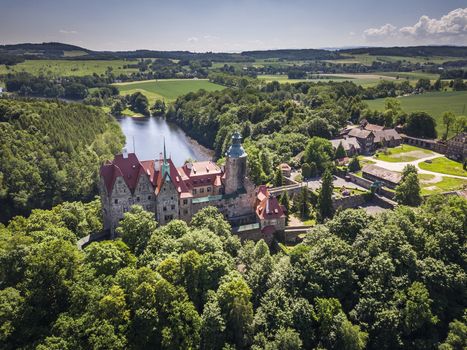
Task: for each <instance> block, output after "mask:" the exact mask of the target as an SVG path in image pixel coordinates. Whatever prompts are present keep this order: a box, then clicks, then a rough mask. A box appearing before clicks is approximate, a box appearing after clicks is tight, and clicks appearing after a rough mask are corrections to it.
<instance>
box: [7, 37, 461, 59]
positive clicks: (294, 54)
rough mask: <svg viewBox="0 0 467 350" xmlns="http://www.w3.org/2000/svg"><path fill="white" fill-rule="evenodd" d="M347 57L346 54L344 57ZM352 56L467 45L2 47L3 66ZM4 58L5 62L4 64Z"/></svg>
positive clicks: (457, 50)
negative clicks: (60, 61)
mask: <svg viewBox="0 0 467 350" xmlns="http://www.w3.org/2000/svg"><path fill="white" fill-rule="evenodd" d="M343 54H345V55H343ZM349 54H350V55H358V54H369V55H374V56H403V57H420V56H423V57H430V56H449V57H459V58H465V57H467V47H466V46H409V47H364V48H352V49H340V50H325V49H280V50H255V51H243V52H241V53H226V52H203V53H196V52H190V51H157V50H134V51H93V50H89V49H85V48H82V47H79V46H75V45H69V44H63V43H55V42H51V43H42V44H30V43H26V44H15V45H0V64H5V63H6V64H10V63H9V62H12V63H11V64H14V63H17V62H15V61H21V60H24V59H72V60H96V59H99V60H113V59H135V58H167V59H177V60H209V61H215V62H248V61H250V62H251V61H253V60H255V59H282V60H333V59H345V58H349ZM2 58H3V62H2Z"/></svg>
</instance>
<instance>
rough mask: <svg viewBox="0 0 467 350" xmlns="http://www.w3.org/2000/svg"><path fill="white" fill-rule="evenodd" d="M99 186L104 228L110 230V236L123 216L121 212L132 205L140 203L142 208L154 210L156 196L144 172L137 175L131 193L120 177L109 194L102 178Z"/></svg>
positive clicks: (124, 211) (113, 234) (127, 209)
mask: <svg viewBox="0 0 467 350" xmlns="http://www.w3.org/2000/svg"><path fill="white" fill-rule="evenodd" d="M99 186H100V194H101V203H102V211H103V219H104V229H105V230H110V232H111V236H112V237H115V228H116V227H117V225H118V222H119V221H120V220H121V219H122V218H123V214H124V213H126V212H127V211H129V210H130V208H131V206H132V205H141V206H142V207H143V209H144V210H146V211H149V212H152V213H154V212H155V200H156V197H155V195H154V190H153V187H152V185H151V183H150V182H149V180H148V178H147V176H145V175H144V174H143V175H141V176H140V177H139V179H138V183H137V185H136V188H135V191H134V193H133V194H132V193H131V191H130V189H129V188H128V186H127V185H126V183H125V181H124V179H123V178H122V177H117V179H116V181H115V184H114V187H113V189H112V192H111V193H110V196H109V194H108V193H107V188H106V187H105V185H104V181H103V179H102V178H101V181H100V184H99Z"/></svg>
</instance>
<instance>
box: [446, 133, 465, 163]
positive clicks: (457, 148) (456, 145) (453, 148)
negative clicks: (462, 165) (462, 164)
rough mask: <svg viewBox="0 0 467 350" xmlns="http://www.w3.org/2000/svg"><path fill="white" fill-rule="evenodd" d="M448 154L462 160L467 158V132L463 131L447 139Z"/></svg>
mask: <svg viewBox="0 0 467 350" xmlns="http://www.w3.org/2000/svg"><path fill="white" fill-rule="evenodd" d="M446 155H447V156H448V157H451V158H455V159H457V160H462V161H463V160H466V159H467V132H462V133H460V134H458V135H456V136H454V137H453V138H451V139H449V140H448V141H447V151H446Z"/></svg>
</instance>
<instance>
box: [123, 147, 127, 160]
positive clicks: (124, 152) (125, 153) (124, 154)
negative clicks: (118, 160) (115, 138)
mask: <svg viewBox="0 0 467 350" xmlns="http://www.w3.org/2000/svg"><path fill="white" fill-rule="evenodd" d="M122 156H123V158H124V159H127V158H128V151H127V150H126V147H125V148H124V149H122Z"/></svg>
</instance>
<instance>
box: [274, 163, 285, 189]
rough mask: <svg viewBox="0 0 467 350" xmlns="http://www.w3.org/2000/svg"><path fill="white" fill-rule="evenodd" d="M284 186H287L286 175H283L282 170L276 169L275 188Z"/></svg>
mask: <svg viewBox="0 0 467 350" xmlns="http://www.w3.org/2000/svg"><path fill="white" fill-rule="evenodd" d="M284 184H285V179H284V175H283V174H282V171H281V169H280V168H279V167H278V168H277V169H276V173H275V174H274V186H276V187H280V186H284Z"/></svg>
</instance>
